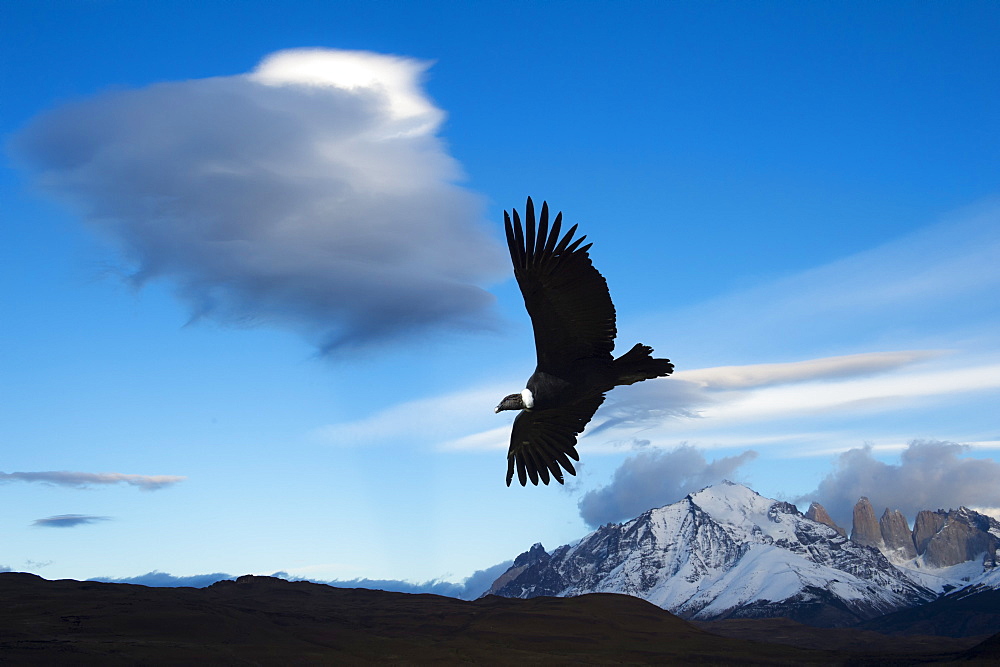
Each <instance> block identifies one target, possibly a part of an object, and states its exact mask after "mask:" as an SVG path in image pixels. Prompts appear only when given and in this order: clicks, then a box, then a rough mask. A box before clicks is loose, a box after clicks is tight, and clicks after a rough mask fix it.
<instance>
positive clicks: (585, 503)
mask: <svg viewBox="0 0 1000 667" xmlns="http://www.w3.org/2000/svg"><path fill="white" fill-rule="evenodd" d="M756 457H757V452H754V451H752V450H751V451H745V452H743V453H742V454H739V455H738V456H727V457H723V458H719V459H715V460H714V461H711V462H709V461H706V460H705V457H704V455H703V454H702V453H701V452H700V451H698V450H697V449H695V448H694V447H688V446H682V447H678V448H676V449H673V450H670V451H660V450H657V451H649V452H640V453H638V454H636V455H634V456H630V457H629V458H627V459H625V462H624V463H622V464H621V466H619V467H618V469H617V470H615V473H614V477H613V479H612V481H611V482H610V483H609V484H608V485H607V486H603V487H601V488H599V489H594V490H593V491H588V492H587V493H586V494H584V496H583V497H582V498H581V499H580V502H579V508H580V516H581V517H582V518H583V520H584V521H585V522H586V523H587V525H589V526H590V527H592V528H596V527H597V526H600V525H603V524H606V523H609V522H619V521H625V520H628V519H632V518H634V517H636V516H639V515H640V514H642V513H643V512H645V511H646V510H649V509H652V508H654V507H661V506H663V505H668V504H670V503H672V502H676V501H678V500H680V499H681V498H683V497H684V496H686V495H687V494H689V493H692V492H694V491H698V490H700V489H703V488H705V487H706V486H709V485H711V484H714V483H716V482H720V481H722V480H723V479H729V478H732V477H734V475H735V473H736V471H737V470H738V469H739V468H740V467H741V466H742V465H744V464H745V463H748V462H750V461H752V460H753V459H755V458H756Z"/></svg>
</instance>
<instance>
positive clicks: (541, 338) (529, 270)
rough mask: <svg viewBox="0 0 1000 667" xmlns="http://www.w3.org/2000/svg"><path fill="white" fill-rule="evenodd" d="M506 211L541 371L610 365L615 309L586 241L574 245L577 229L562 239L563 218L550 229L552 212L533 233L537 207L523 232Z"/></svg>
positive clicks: (527, 215)
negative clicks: (586, 363) (597, 362)
mask: <svg viewBox="0 0 1000 667" xmlns="http://www.w3.org/2000/svg"><path fill="white" fill-rule="evenodd" d="M513 214H514V219H513V222H512V221H511V216H509V215H508V214H507V212H506V211H504V223H505V224H504V226H505V227H506V231H507V247H508V248H509V249H510V258H511V261H512V262H513V263H514V277H515V278H517V284H518V286H519V287H520V288H521V294H522V295H523V296H524V306H525V308H527V310H528V315H529V316H530V317H531V324H532V327H533V328H534V331H535V351H536V353H537V356H538V369H539V370H544V371H546V372H549V373H553V374H555V375H559V371H560V370H561V369H564V368H568V367H570V366H571V365H572V364H573V363H574V362H576V361H578V360H580V359H588V358H593V357H598V358H607V359H611V351H612V350H613V349H614V346H615V342H614V341H615V335H616V333H617V330H616V328H615V307H614V304H613V303H611V295H610V294H609V293H608V283H607V282H606V281H605V280H604V276H602V275H601V274H600V273H599V272H598V271H597V269H595V268H594V265H593V264H592V263H591V261H590V255H588V254H587V251H588V250H589V249H590V245H591V244H589V243H588V244H587V245H585V246H582V247H581V245H580V244H581V243H582V242H583V240H584V239H585V238H587V237H586V236H581V237H580V238H578V239H576V240H573V234H574V233H575V232H576V225H573V227H572V228H571V229H570V230H569V231H568V232H567V233H566V234H565V235H564V236H563V237H562V238H560V237H559V232H560V227H561V225H562V213H560V214H558V215H557V216H556V219H555V221H554V222H553V223H552V228H551V229H549V206H548V204H547V203H545V202H543V203H542V212H541V216H540V218H539V221H538V227H537V229H536V227H535V207H534V204H532V202H531V198H530V197H529V198H528V202H527V204H526V206H525V211H524V223H525V224H524V229H523V230H522V228H521V219H520V217H519V216H518V214H517V211H516V210H515V211H513ZM588 419H589V417H588Z"/></svg>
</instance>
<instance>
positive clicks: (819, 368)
mask: <svg viewBox="0 0 1000 667" xmlns="http://www.w3.org/2000/svg"><path fill="white" fill-rule="evenodd" d="M942 354H944V352H943V351H937V350H902V351H898V352H867V353H863V354H850V355H844V356H838V357H826V358H824V359H808V360H805V361H793V362H790V363H778V364H750V365H745V366H717V367H715V368H702V369H698V370H691V371H679V372H677V373H675V374H674V377H675V378H677V379H681V380H685V381H688V382H694V383H696V384H698V385H700V386H702V387H704V388H706V389H713V390H725V389H749V388H757V387H764V386H767V385H772V384H788V383H792V382H806V381H814V380H827V379H835V378H843V377H856V376H860V375H869V374H874V373H881V372H886V371H890V370H894V369H896V368H900V367H903V366H909V365H911V364H913V363H915V362H919V361H925V360H928V359H933V358H934V357H937V356H940V355H942Z"/></svg>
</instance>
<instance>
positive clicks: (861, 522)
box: [851, 496, 885, 550]
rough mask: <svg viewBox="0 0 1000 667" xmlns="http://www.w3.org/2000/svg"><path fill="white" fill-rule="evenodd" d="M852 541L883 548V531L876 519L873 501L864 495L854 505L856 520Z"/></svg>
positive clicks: (852, 528)
mask: <svg viewBox="0 0 1000 667" xmlns="http://www.w3.org/2000/svg"><path fill="white" fill-rule="evenodd" d="M851 541H852V542H855V543H856V544H861V545H864V546H867V547H875V548H876V549H879V550H881V549H883V548H884V547H885V543H884V542H883V541H882V531H881V530H880V529H879V525H878V521H876V520H875V510H874V509H872V504H871V501H870V500H868V498H866V497H865V496H862V497H861V498H860V499H859V500H858V502H857V504H856V505H855V506H854V521H853V525H852V526H851Z"/></svg>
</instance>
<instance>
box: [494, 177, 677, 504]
mask: <svg viewBox="0 0 1000 667" xmlns="http://www.w3.org/2000/svg"><path fill="white" fill-rule="evenodd" d="M504 223H505V227H506V231H507V247H508V248H509V249H510V257H511V261H512V262H513V264H514V277H515V278H516V279H517V284H518V286H519V287H520V288H521V294H522V295H523V296H524V305H525V308H527V310H528V315H529V316H530V317H531V324H532V327H533V329H534V332H535V351H536V354H537V358H538V365H537V366H536V367H535V372H534V373H532V375H531V377H530V378H528V382H527V389H526V391H525V392H521V393H520V394H511V395H509V396H507V397H505V398H504V399H503V401H501V402H500V405H498V406H497V408H496V411H497V412H500V411H501V410H521V412H520V413H519V414H518V416H517V418H516V419H515V420H514V428H513V430H512V431H511V438H510V450H509V451H508V453H507V485H508V486H509V485H510V482H511V480H512V479H513V476H514V470H515V468H516V469H517V476H518V480H519V481H520V482H521V485H522V486H523V485H525V484H526V483H527V480H528V479H530V480H531V482H532V484H538V480H539V479H541V481H542V482H543V483H544V484H548V483H549V478H550V475H551V477H555V479H556V481H558V482H559V483H560V484H562V483H563V475H562V470H561V469H560V467H561V468H562V469H565V470H566V471H568V472H569V473H570V474H571V475H575V474H576V470H575V469H574V468H573V464H572V463H570V461H569V459H571V458H572V459H573V460H576V461H579V460H580V457H579V455H578V454H577V453H576V438H577V436H578V435H579V434H580V433H581V432H582V431H583V429H584V427H585V426H586V425H587V422H589V421H590V419H591V417H593V416H594V413H595V412H597V408H598V407H600V405H601V403H603V402H604V394H605V393H607V392H608V391H611V389H613V388H614V387H617V386H619V385H623V384H632V383H635V382H641V381H642V380H649V379H652V378H656V377H662V376H665V375H669V374H670V373H671V372H673V369H674V366H673V364H671V363H670V360H669V359H654V358H653V357H652V351H653V350H652V348H650V347H647V346H645V345H642V344H637V345H635V346H634V347H633V348H632V349H631V350H629V351H628V352H627V353H625V354H624V355H622V356H621V357H619V358H618V359H615V358H614V357H612V355H611V351H612V350H613V349H614V346H615V335H616V334H617V329H616V327H615V307H614V304H613V303H612V302H611V295H610V294H609V292H608V284H607V282H606V281H605V280H604V277H603V276H602V275H601V274H600V273H599V272H598V271H597V269H595V268H594V265H593V264H592V263H591V261H590V255H588V254H587V251H588V250H589V249H590V244H588V245H585V246H582V247H581V245H580V244H581V243H583V240H584V239H585V238H586V237H585V236H581V237H580V238H578V239H576V240H574V239H573V235H574V234H575V233H576V225H574V226H573V227H572V228H571V229H570V230H569V231H568V232H567V233H566V234H565V235H564V236H562V237H560V236H559V233H560V231H561V229H560V228H561V226H562V213H560V214H558V215H557V216H556V218H555V220H554V221H553V223H552V228H551V229H549V208H548V204H546V203H543V204H542V211H541V216H540V217H539V220H538V225H537V229H536V225H535V209H534V205H533V204H532V202H531V198H530V197H529V198H528V202H527V204H526V207H525V220H524V223H525V224H524V228H523V229H522V227H521V219H520V217H519V216H518V214H517V211H516V210H515V211H513V222H512V221H511V217H510V216H509V215H507V213H506V212H504Z"/></svg>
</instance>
